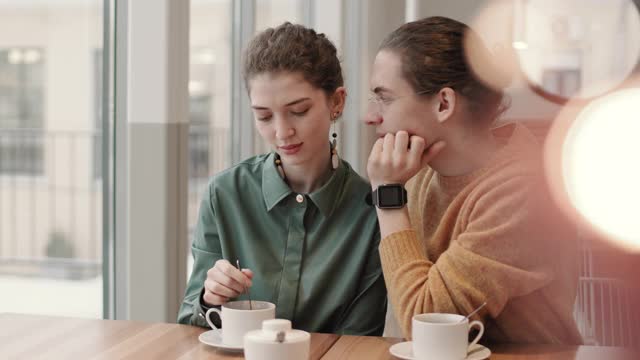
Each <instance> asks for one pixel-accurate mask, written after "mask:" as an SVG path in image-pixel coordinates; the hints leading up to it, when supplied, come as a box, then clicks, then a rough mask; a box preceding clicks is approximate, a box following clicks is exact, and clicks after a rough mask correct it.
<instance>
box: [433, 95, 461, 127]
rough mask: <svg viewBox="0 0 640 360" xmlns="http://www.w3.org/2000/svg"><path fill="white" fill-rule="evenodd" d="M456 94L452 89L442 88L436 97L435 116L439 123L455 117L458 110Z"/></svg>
mask: <svg viewBox="0 0 640 360" xmlns="http://www.w3.org/2000/svg"><path fill="white" fill-rule="evenodd" d="M456 100H457V99H456V92H455V91H453V89H452V88H448V87H445V88H442V89H440V91H438V93H437V94H436V96H435V102H434V107H435V109H434V110H435V114H436V119H437V120H438V122H440V123H443V122H445V121H447V120H448V119H449V118H451V116H452V115H453V112H454V111H455V108H456Z"/></svg>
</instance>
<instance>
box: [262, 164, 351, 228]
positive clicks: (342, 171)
mask: <svg viewBox="0 0 640 360" xmlns="http://www.w3.org/2000/svg"><path fill="white" fill-rule="evenodd" d="M347 166H348V165H347V164H345V163H344V161H342V160H340V161H339V165H338V168H337V169H336V170H335V171H334V173H333V174H332V175H331V177H330V178H329V181H327V183H326V184H324V185H323V186H322V187H321V188H320V189H318V190H316V191H314V192H312V193H311V194H309V195H308V196H309V198H310V199H311V201H312V202H313V203H314V204H315V205H316V207H317V208H318V209H319V210H320V212H321V213H322V215H323V216H324V217H328V216H329V215H330V214H331V213H332V212H333V209H334V208H335V206H336V204H337V203H338V199H339V198H340V196H342V189H343V187H344V184H345V180H344V179H345V176H346V174H347V171H348V170H347ZM292 193H293V191H291V188H289V185H287V183H285V182H284V180H282V178H281V177H280V174H279V173H278V169H277V168H276V165H275V154H274V153H271V154H269V156H268V157H267V159H266V160H265V164H264V166H263V168H262V196H263V198H264V203H265V205H266V207H267V211H271V209H273V208H274V207H275V206H276V205H277V204H278V203H280V202H281V201H282V200H284V199H285V198H286V197H287V196H289V195H290V194H292Z"/></svg>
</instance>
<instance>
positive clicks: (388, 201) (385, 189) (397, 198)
mask: <svg viewBox="0 0 640 360" xmlns="http://www.w3.org/2000/svg"><path fill="white" fill-rule="evenodd" d="M402 190H403V188H402V187H401V186H398V185H383V186H380V187H378V203H379V204H380V206H381V207H389V206H402V205H404V202H403V201H402Z"/></svg>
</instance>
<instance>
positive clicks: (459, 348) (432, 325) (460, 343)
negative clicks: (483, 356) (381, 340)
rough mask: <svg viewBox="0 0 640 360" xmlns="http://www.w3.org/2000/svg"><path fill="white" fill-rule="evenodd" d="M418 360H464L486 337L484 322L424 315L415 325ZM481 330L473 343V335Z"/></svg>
mask: <svg viewBox="0 0 640 360" xmlns="http://www.w3.org/2000/svg"><path fill="white" fill-rule="evenodd" d="M411 325H412V329H411V336H412V338H413V339H412V343H413V357H414V359H417V360H419V359H438V360H463V359H465V358H466V357H467V354H468V353H469V350H470V349H471V347H472V346H474V345H475V344H476V343H477V342H478V341H479V340H480V338H481V337H482V334H484V325H482V323H481V322H480V321H472V322H471V323H469V320H467V319H465V317H464V316H462V315H458V314H442V313H432V314H420V315H415V316H414V317H413V319H412V322H411ZM474 326H475V327H477V328H478V330H479V332H478V335H477V336H476V338H475V339H473V341H472V342H471V343H469V331H470V330H471V328H473V327H474Z"/></svg>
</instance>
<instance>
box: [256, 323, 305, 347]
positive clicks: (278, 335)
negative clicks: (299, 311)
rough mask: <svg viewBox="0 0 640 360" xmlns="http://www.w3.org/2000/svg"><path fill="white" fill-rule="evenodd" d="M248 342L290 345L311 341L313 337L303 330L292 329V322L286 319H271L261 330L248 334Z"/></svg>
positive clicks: (263, 324)
mask: <svg viewBox="0 0 640 360" xmlns="http://www.w3.org/2000/svg"><path fill="white" fill-rule="evenodd" d="M246 337H247V340H249V341H256V342H260V343H273V344H277V343H281V344H290V343H297V342H304V341H309V340H310V338H311V335H310V334H309V333H308V332H306V331H302V330H293V329H291V321H289V320H286V319H271V320H265V321H263V322H262V329H261V330H253V331H250V332H248V333H247V335H246Z"/></svg>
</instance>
